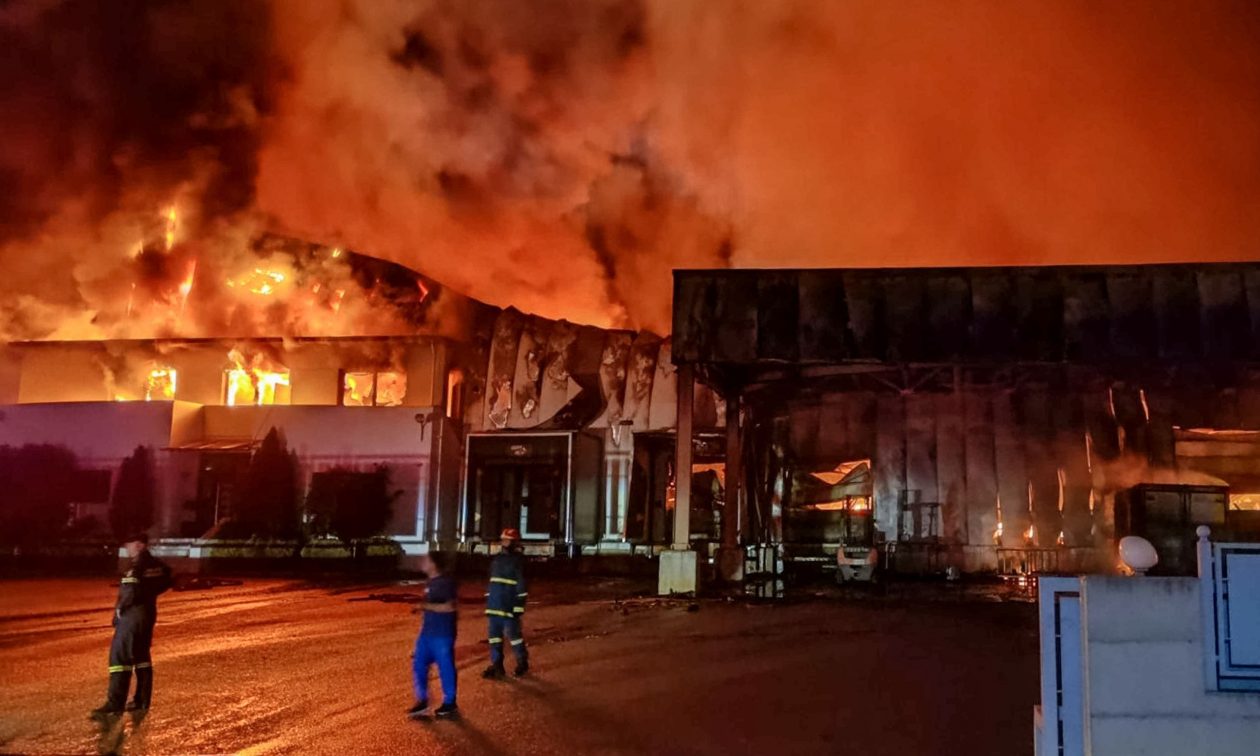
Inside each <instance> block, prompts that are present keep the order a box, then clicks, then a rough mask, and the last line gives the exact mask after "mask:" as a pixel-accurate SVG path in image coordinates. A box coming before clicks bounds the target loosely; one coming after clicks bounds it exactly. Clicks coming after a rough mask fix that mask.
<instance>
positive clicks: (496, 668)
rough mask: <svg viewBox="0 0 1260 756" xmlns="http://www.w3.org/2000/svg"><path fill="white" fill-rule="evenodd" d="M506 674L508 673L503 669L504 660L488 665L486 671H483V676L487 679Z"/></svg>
mask: <svg viewBox="0 0 1260 756" xmlns="http://www.w3.org/2000/svg"><path fill="white" fill-rule="evenodd" d="M506 674H507V673H506V672H504V671H503V662H498V663H496V664H491V665H490V666H489V667H486V671H485V672H482V673H481V676H482V677H484V678H486V679H487V680H498V679H500V678H502V677H503V676H504V675H506Z"/></svg>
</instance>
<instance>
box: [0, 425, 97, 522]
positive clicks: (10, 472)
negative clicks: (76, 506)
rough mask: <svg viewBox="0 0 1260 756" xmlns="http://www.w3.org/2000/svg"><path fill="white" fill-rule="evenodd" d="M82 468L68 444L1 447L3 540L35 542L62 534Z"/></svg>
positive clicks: (0, 510) (67, 520) (0, 516)
mask: <svg viewBox="0 0 1260 756" xmlns="http://www.w3.org/2000/svg"><path fill="white" fill-rule="evenodd" d="M78 468H79V465H78V461H77V460H76V458H75V456H74V453H73V452H71V451H70V450H69V449H67V448H65V447H64V446H48V445H34V444H28V445H26V446H21V447H16V448H15V447H12V446H0V481H3V483H0V541H2V542H4V543H6V544H15V545H31V544H35V543H38V542H40V541H47V540H50V539H55V538H58V537H60V536H61V535H62V534H63V533H64V532H65V529H66V526H67V524H68V523H69V521H70V504H71V502H72V501H73V499H74V489H75V482H76V475H77V473H78Z"/></svg>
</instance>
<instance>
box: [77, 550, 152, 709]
mask: <svg viewBox="0 0 1260 756" xmlns="http://www.w3.org/2000/svg"><path fill="white" fill-rule="evenodd" d="M123 546H124V547H125V548H126V549H127V556H129V557H131V569H129V570H127V574H126V575H124V576H123V579H122V582H121V584H120V585H119V586H118V603H117V604H115V606H114V640H113V642H112V643H110V646H109V694H108V696H107V698H106V699H105V704H104V705H103V706H101V707H99V708H97V709H94V710H93V711H92V719H94V720H96V721H98V722H102V723H105V722H108V721H109V719H110V718H111V717H117V716H118V715H120V714H122V712H123V711H124V704H125V705H126V706H125V710H126V711H132V712H138V713H143V712H146V711H148V709H149V705H150V703H152V700H153V659H152V657H151V656H150V655H149V645H150V644H151V643H152V642H153V625H154V623H155V622H156V621H157V597H158V596H159V595H160V594H162V593H163V592H165V591H166V589H168V588H170V587H171V568H170V567H168V566H166V564H164V563H163V562H161V561H159V560H158V559H157V558H156V557H154V556H153V555H152V554H150V553H149V536H148V535H147V534H145V533H137V534H136V535H134V536H131V537H130V538H128V539H127V541H126V542H125V543H124V544H123ZM133 671H134V672H135V673H136V694H135V697H134V698H132V699H131V703H130V704H128V703H127V691H128V690H129V689H130V688H131V673H132V672H133Z"/></svg>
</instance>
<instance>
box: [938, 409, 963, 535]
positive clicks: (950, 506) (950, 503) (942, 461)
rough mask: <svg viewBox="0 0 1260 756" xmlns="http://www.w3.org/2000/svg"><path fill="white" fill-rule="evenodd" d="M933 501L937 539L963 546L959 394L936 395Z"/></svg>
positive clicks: (961, 426) (961, 434) (961, 421)
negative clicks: (938, 531) (936, 506)
mask: <svg viewBox="0 0 1260 756" xmlns="http://www.w3.org/2000/svg"><path fill="white" fill-rule="evenodd" d="M933 398H934V400H935V402H936V488H937V496H936V500H937V501H938V502H940V517H941V537H942V538H943V539H944V540H945V541H946V542H947V543H958V544H963V543H967V457H966V435H965V434H964V432H963V427H964V419H963V395H962V394H960V393H953V392H951V393H949V394H937V395H936V396H935V397H933Z"/></svg>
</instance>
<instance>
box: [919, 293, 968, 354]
mask: <svg viewBox="0 0 1260 756" xmlns="http://www.w3.org/2000/svg"><path fill="white" fill-rule="evenodd" d="M925 285H926V287H927V288H926V293H925V299H924V320H925V327H924V339H923V347H924V357H923V358H922V359H927V360H944V361H949V360H954V359H957V358H959V357H962V356H963V355H965V354H966V353H967V351H968V341H969V339H970V336H971V328H970V327H969V326H970V324H971V322H972V317H971V284H970V282H969V281H968V280H967V278H966V277H965V276H963V275H948V276H944V275H942V276H931V277H929V278H928V279H927V280H926V281H925Z"/></svg>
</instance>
